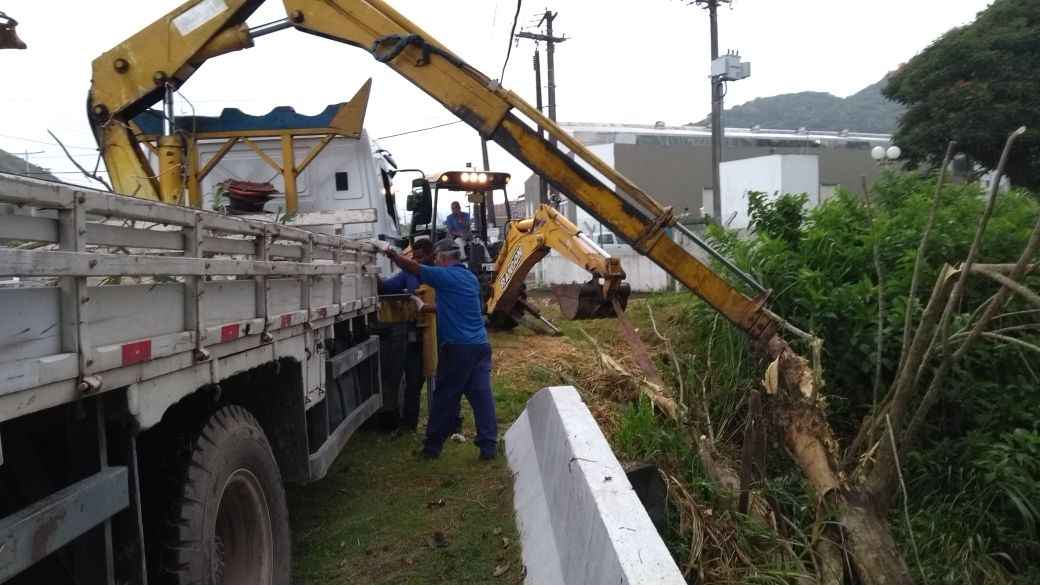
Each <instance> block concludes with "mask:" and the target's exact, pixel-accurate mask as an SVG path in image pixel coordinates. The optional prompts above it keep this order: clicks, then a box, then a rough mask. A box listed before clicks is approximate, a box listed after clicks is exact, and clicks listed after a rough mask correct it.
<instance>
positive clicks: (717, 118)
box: [695, 0, 728, 221]
mask: <svg viewBox="0 0 1040 585" xmlns="http://www.w3.org/2000/svg"><path fill="white" fill-rule="evenodd" d="M721 2H728V0H695V3H696V4H700V5H703V6H704V8H706V9H707V10H708V20H709V22H710V23H711V62H712V63H714V62H715V60H716V59H718V58H719V4H720V3H721ZM723 87H724V86H723V81H722V76H721V75H715V74H714V72H712V76H711V213H712V215H713V216H714V217H715V219H716V220H717V221H721V217H722V178H721V175H720V172H719V165H720V164H721V163H722V134H723V131H724V130H723V128H722V92H723Z"/></svg>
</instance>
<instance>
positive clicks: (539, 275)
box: [524, 123, 891, 291]
mask: <svg viewBox="0 0 1040 585" xmlns="http://www.w3.org/2000/svg"><path fill="white" fill-rule="evenodd" d="M562 126H563V128H564V129H565V130H566V131H568V132H570V133H571V134H572V135H574V137H575V138H577V139H578V140H579V141H581V142H582V143H583V144H585V145H586V146H587V147H588V148H589V149H590V150H592V152H594V153H595V154H596V155H597V156H599V157H600V158H601V159H603V160H604V161H605V162H606V163H607V164H609V165H611V166H613V167H614V168H615V169H617V170H618V171H620V172H621V174H623V175H625V176H626V177H628V178H629V179H631V180H632V181H633V182H635V184H636V185H639V186H640V187H642V188H643V189H644V190H645V191H646V192H647V193H649V194H650V195H651V196H652V197H654V198H655V199H657V200H658V201H659V202H661V203H662V204H664V205H670V206H671V207H672V208H673V209H674V210H675V213H676V215H679V216H681V217H684V221H687V222H689V221H698V220H700V219H703V214H704V213H711V200H712V197H711V195H712V193H711V176H712V173H711V129H710V128H706V127H702V126H681V127H668V126H665V125H664V124H663V123H658V124H655V125H653V126H638V125H607V124H581V123H575V124H567V123H565V124H562ZM890 143H891V136H889V135H887V134H866V133H858V132H848V131H841V132H818V131H808V130H805V129H802V130H766V129H761V128H727V129H726V132H725V139H724V141H723V161H724V162H723V167H722V168H723V169H724V170H725V169H727V168H728V169H729V171H728V174H729V180H728V181H726V180H725V179H724V182H723V189H724V195H725V189H726V188H727V187H726V185H727V183H728V184H729V185H730V191H731V194H730V196H728V197H727V196H724V200H725V201H728V204H727V203H724V204H723V215H725V216H726V217H729V216H731V215H734V212H736V215H738V216H739V215H743V216H744V217H745V218H746V215H747V206H746V204H747V198H746V192H747V191H748V190H757V191H764V192H767V193H772V192H773V191H780V192H797V193H801V192H808V193H810V198H811V199H813V200H812V201H811V202H810V204H818V203H819V202H821V201H824V200H826V199H827V198H829V197H830V196H832V195H833V193H834V191H835V190H836V189H837V188H838V187H839V186H842V187H844V188H846V189H852V190H858V189H859V185H860V177H861V176H863V175H865V176H866V177H867V178H868V180H873V179H874V177H876V176H877V174H878V173H879V168H878V166H877V165H876V163H875V162H874V161H873V159H871V157H870V150H871V149H872V148H873V147H875V146H879V145H881V146H888V145H889V144H890ZM774 155H782V156H774ZM747 159H756V160H747ZM583 166H585V165H584V164H583ZM586 169H587V170H589V172H591V173H592V174H593V175H595V176H596V177H598V178H599V179H601V180H604V177H603V176H602V175H600V173H598V172H597V171H595V170H594V169H591V168H589V167H588V166H586ZM607 186H608V187H611V188H613V187H614V185H613V184H611V183H609V182H608V183H607ZM524 203H525V207H526V210H527V214H528V215H530V214H531V213H533V211H534V207H535V206H536V205H538V178H537V176H535V175H532V176H530V177H529V178H528V179H527V180H526V181H525V182H524ZM741 204H743V207H742V209H738V208H740V207H741ZM561 211H564V212H565V213H566V214H567V215H568V217H571V218H572V219H573V220H574V222H575V223H576V224H577V225H578V227H580V228H581V229H582V230H583V231H585V232H586V233H587V234H589V236H590V237H592V239H593V240H595V241H597V242H598V243H599V244H600V245H601V246H603V248H604V249H605V250H606V251H607V252H608V253H610V254H611V255H613V256H618V257H620V258H621V265H622V267H624V269H625V272H626V273H627V274H628V279H627V280H628V282H629V284H631V285H632V289H633V290H636V291H657V290H668V289H671V288H673V287H674V286H675V282H674V280H673V279H671V278H670V277H669V276H668V275H667V274H666V273H665V272H664V271H663V270H661V268H659V267H658V266H657V265H655V264H654V263H653V262H651V261H650V260H649V259H648V258H646V257H644V256H641V255H639V254H638V253H636V252H635V251H634V250H632V248H631V247H629V246H628V245H626V244H624V243H623V242H621V241H619V240H618V239H617V238H616V237H615V236H614V234H612V233H610V231H609V230H607V229H605V228H604V226H602V225H601V224H600V223H599V222H598V221H597V220H596V219H595V218H593V217H591V216H590V215H589V214H587V213H585V212H584V211H583V210H581V209H577V208H571V207H570V205H569V203H568V202H564V203H563V205H562V206H561ZM733 220H734V221H736V220H737V217H734V218H733ZM743 222H744V226H740V225H734V226H733V227H745V226H746V219H745V220H743ZM697 231H700V230H697ZM675 237H677V238H678V239H679V241H680V243H681V244H682V245H683V246H684V247H685V248H687V249H688V250H689V251H690V252H692V253H694V254H695V255H697V256H700V257H702V258H705V257H704V254H703V252H701V251H700V250H699V249H697V248H696V247H695V246H694V245H693V244H692V243H691V242H686V241H684V238H681V237H679V236H677V235H676V236H675ZM705 259H706V258H705ZM529 278H530V283H529V284H530V285H531V286H547V285H551V284H565V283H570V282H582V281H585V280H587V279H588V275H587V274H586V273H584V271H582V270H580V269H579V268H577V267H575V266H573V265H571V264H570V263H569V262H567V261H566V260H564V259H563V258H562V257H560V256H559V255H558V254H556V253H555V252H554V253H551V254H550V255H549V256H547V257H546V259H545V260H543V261H542V262H541V263H539V264H538V265H537V266H536V267H535V269H534V270H532V271H531V275H530V276H529Z"/></svg>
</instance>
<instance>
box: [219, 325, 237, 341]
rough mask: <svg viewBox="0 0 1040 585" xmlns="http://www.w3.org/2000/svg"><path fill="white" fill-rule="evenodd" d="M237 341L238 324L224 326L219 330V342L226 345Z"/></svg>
mask: <svg viewBox="0 0 1040 585" xmlns="http://www.w3.org/2000/svg"><path fill="white" fill-rule="evenodd" d="M236 339H238V324H237V323H236V324H234V325H225V326H223V327H221V328H220V342H221V343H227V342H228V341H234V340H236Z"/></svg>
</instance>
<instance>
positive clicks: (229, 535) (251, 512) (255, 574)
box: [213, 469, 274, 585]
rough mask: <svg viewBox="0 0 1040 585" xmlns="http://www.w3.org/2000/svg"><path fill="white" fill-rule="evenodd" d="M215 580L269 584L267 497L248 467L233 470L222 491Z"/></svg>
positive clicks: (228, 584) (227, 583) (243, 584)
mask: <svg viewBox="0 0 1040 585" xmlns="http://www.w3.org/2000/svg"><path fill="white" fill-rule="evenodd" d="M214 549H215V550H214V555H213V583H215V584H217V585H247V584H250V585H252V584H260V585H269V584H270V583H272V579H273V573H274V571H273V569H274V537H273V535H272V529H271V513H270V511H269V510H268V508H267V497H266V496H265V495H264V489H263V486H261V485H260V480H258V479H257V477H256V475H254V474H253V472H251V471H249V470H248V469H238V470H236V471H235V472H234V473H232V474H231V475H230V476H229V477H228V480H227V482H226V483H225V484H224V489H223V490H221V494H220V507H219V509H218V511H217V523H216V527H215V534H214Z"/></svg>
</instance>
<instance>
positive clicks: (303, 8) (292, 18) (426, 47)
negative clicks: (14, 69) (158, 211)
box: [90, 0, 776, 341]
mask: <svg viewBox="0 0 1040 585" xmlns="http://www.w3.org/2000/svg"><path fill="white" fill-rule="evenodd" d="M261 2H262V0H252V1H247V0H191V1H190V2H186V3H184V4H183V5H181V6H180V7H179V8H178V9H176V10H174V11H173V12H171V13H170V14H168V15H166V16H165V17H163V18H162V19H160V20H158V21H156V22H155V23H153V24H152V25H151V26H150V27H149V28H147V29H145V30H143V31H141V32H140V33H138V34H137V35H135V36H134V37H131V39H129V40H128V41H126V42H124V43H123V44H121V45H119V46H117V47H116V48H114V49H112V50H111V51H109V52H107V53H105V54H104V55H102V56H101V57H99V58H98V59H97V60H95V62H94V85H93V88H92V91H91V100H90V104H91V106H90V107H91V116H92V120H93V122H92V123H93V124H94V128H95V132H96V133H98V134H99V141H105V140H107V139H108V137H109V136H110V135H112V134H117V135H118V139H117V140H114V141H113V142H112V143H111V146H110V143H108V142H102V143H101V144H102V147H103V148H104V149H105V150H106V154H105V158H106V163H107V164H109V165H110V166H109V171H110V172H111V173H113V177H114V178H115V177H116V176H117V175H118V176H119V179H118V180H117V181H116V184H117V185H119V189H120V190H121V191H123V192H128V193H131V194H132V193H133V192H134V189H132V188H128V186H134V182H135V180H136V181H137V183H138V184H139V185H141V183H140V179H139V178H138V179H130V178H128V177H131V176H132V175H134V174H136V175H137V176H138V177H140V176H145V177H147V176H149V175H150V171H148V170H147V167H144V168H141V167H140V166H136V168H135V165H139V163H140V162H141V160H142V155H141V150H140V148H139V147H138V146H137V144H136V139H135V137H134V135H133V131H132V128H130V127H129V125H128V124H127V122H128V120H129V119H130V118H132V115H134V114H136V112H138V111H141V110H142V109H143V108H145V107H148V106H150V105H151V104H153V103H155V102H156V101H158V99H159V98H160V97H162V94H163V92H164V91H169V88H170V87H171V84H172V85H173V86H175V85H176V84H179V83H182V82H183V81H185V80H186V79H187V78H188V77H189V76H190V75H191V74H192V73H193V72H194V70H195V69H197V68H198V67H199V66H200V65H201V64H202V63H203V62H204V61H205V60H206V59H208V58H210V57H213V56H215V55H219V54H222V53H225V52H228V51H232V50H237V49H240V48H246V47H248V46H250V45H251V44H252V40H251V38H252V37H254V36H257V34H255V33H253V32H252V31H248V30H246V29H244V28H243V26H242V23H244V21H245V18H246V17H247V16H248V15H249V14H251V13H252V12H253V11H254V10H255V9H256V8H257V6H259V4H260V3H261ZM284 5H285V9H286V13H287V15H288V18H287V20H286V26H292V27H295V28H296V29H298V30H301V31H303V32H308V33H311V34H315V35H318V36H322V37H325V38H329V39H332V40H337V41H340V42H343V43H347V44H350V45H354V46H358V47H361V48H364V49H367V50H368V51H370V52H371V53H372V54H373V56H374V57H375V58H376V59H377V60H379V61H380V62H383V63H386V64H387V65H388V66H389V67H391V68H392V69H394V70H395V71H397V72H398V73H400V74H401V75H402V76H404V77H405V78H407V79H408V80H410V81H411V82H412V83H414V84H415V85H416V86H418V87H419V88H421V89H422V90H424V91H425V92H426V93H427V94H429V95H430V96H431V97H432V98H434V99H435V100H437V101H438V102H440V103H441V104H442V105H444V107H446V108H447V109H448V110H450V111H451V112H453V113H454V114H455V115H456V116H458V117H459V118H460V119H461V120H463V121H464V122H466V123H467V124H469V125H470V126H472V127H473V128H475V129H476V130H477V131H478V132H479V133H480V134H481V136H483V137H485V138H487V139H489V140H494V141H495V142H496V143H497V144H498V145H499V146H501V147H502V148H504V149H505V150H506V151H508V152H509V153H511V154H512V155H513V156H515V157H516V158H517V159H519V160H520V161H522V162H524V163H525V164H526V165H527V166H528V167H530V168H531V169H532V170H534V171H535V172H537V173H538V174H540V175H542V176H543V177H545V178H546V179H547V180H548V181H549V182H550V183H551V184H552V185H553V186H554V187H555V188H556V189H558V190H559V191H561V192H562V193H564V194H565V195H566V196H567V197H569V198H570V199H571V200H572V201H574V202H575V203H577V204H578V205H579V206H581V207H582V208H583V209H585V210H586V211H587V212H589V213H590V214H591V215H592V216H594V217H595V218H597V219H598V220H599V221H600V222H602V223H603V224H605V225H606V226H608V227H609V228H610V229H611V231H613V232H614V233H615V234H616V235H618V236H620V237H622V238H623V239H624V240H626V241H627V242H629V243H630V244H631V245H632V246H633V247H634V248H635V249H636V250H638V251H639V252H640V253H642V254H644V255H646V256H648V257H649V258H651V259H652V260H653V261H654V262H656V263H657V264H658V265H659V266H661V267H662V268H664V269H665V270H666V271H667V272H668V273H670V274H671V275H672V276H674V277H675V278H676V279H678V280H679V281H680V282H682V283H683V284H685V285H686V286H687V287H689V288H690V290H692V291H693V292H694V293H696V294H697V295H699V296H700V297H701V298H703V299H704V300H705V301H706V302H707V303H709V304H710V305H711V306H713V307H714V308H715V309H716V310H718V311H719V312H720V313H722V314H723V315H724V316H725V317H726V318H727V319H729V320H730V321H731V322H733V323H734V324H735V325H736V326H737V327H739V328H741V329H743V330H744V331H746V332H748V334H749V335H751V337H753V338H755V339H758V340H761V341H768V340H770V339H771V338H772V337H773V336H774V334H775V331H776V323H775V322H774V320H773V319H772V318H771V317H770V316H769V314H768V312H767V311H765V309H764V307H763V303H764V300H765V299H764V298H757V299H750V298H748V297H747V296H745V295H744V294H742V293H741V292H740V291H739V290H737V289H735V288H734V287H733V286H732V285H730V284H729V283H728V282H726V281H725V280H724V279H722V278H721V277H720V276H719V275H718V274H716V273H715V272H714V271H712V270H711V269H710V268H709V267H708V266H706V265H705V264H704V263H702V262H701V261H699V260H698V259H697V258H696V257H694V256H693V255H692V254H691V253H690V252H688V251H687V250H685V249H684V248H683V247H682V246H680V245H679V244H677V243H676V242H675V241H673V240H672V239H671V238H670V237H668V235H667V234H666V231H665V230H666V228H668V227H670V226H673V225H674V224H675V220H674V218H673V216H672V212H671V209H670V208H668V207H664V206H662V205H660V204H659V203H657V202H656V201H655V200H654V199H653V198H652V197H650V196H649V195H647V194H646V193H644V192H643V191H642V190H641V189H639V188H638V187H637V186H635V185H634V184H633V183H632V182H631V181H629V180H628V179H626V178H625V177H624V176H622V175H621V174H620V173H618V172H617V171H615V170H614V169H613V168H612V167H610V165H608V164H606V163H605V162H603V161H602V160H600V159H599V158H598V157H597V156H596V155H594V154H593V153H592V152H590V151H589V150H588V149H587V148H585V147H584V146H583V145H582V144H580V143H579V142H578V141H577V140H575V139H574V138H573V137H571V136H570V135H569V134H567V133H566V132H564V131H563V130H562V129H561V128H560V127H559V126H557V125H556V124H555V123H554V122H552V121H551V120H549V119H548V118H546V117H545V116H544V115H542V114H541V112H539V111H538V110H536V109H535V108H534V107H533V106H531V105H530V104H528V103H527V102H525V101H524V100H522V99H521V98H520V97H519V96H517V95H516V94H514V93H512V92H511V91H508V90H505V89H503V88H502V87H501V86H500V85H499V84H498V82H497V81H495V80H492V79H490V78H488V77H487V76H486V75H484V74H483V73H481V72H480V71H478V70H476V69H474V68H473V67H472V66H470V65H468V64H467V63H466V62H465V61H463V60H462V59H461V58H459V57H458V56H457V55H455V54H454V53H452V52H451V51H450V50H448V49H447V48H446V47H445V46H443V45H441V44H440V43H439V42H438V41H437V40H435V39H434V38H433V37H432V36H431V35H429V34H428V33H426V32H425V31H424V30H422V29H421V28H419V27H418V26H417V25H415V24H414V23H412V22H411V21H409V20H408V19H407V18H405V17H404V16H402V15H401V14H400V13H399V12H397V11H396V10H394V9H393V8H391V7H390V6H389V5H388V4H387V3H385V2H383V1H381V0H284ZM262 32H268V31H267V30H265V31H262ZM120 59H122V61H120ZM101 73H103V74H104V75H100V74H101ZM521 116H523V117H525V118H527V120H528V121H529V123H528V122H525V121H524V120H523V119H522V118H521ZM114 127H115V128H114ZM534 127H541V128H542V129H544V130H545V131H547V132H549V133H550V134H551V135H552V136H553V137H555V138H556V139H557V140H558V141H559V142H560V143H561V144H562V145H563V146H564V147H566V148H567V149H568V150H569V151H570V153H569V154H568V153H565V152H563V151H562V150H560V149H558V148H557V147H555V146H553V145H551V144H549V142H548V141H546V140H545V139H543V138H542V137H541V136H539V134H538V132H537V131H536V130H535V129H534ZM120 128H122V130H120ZM123 131H125V134H120V132H123ZM127 145H128V146H127ZM122 148H128V149H130V150H133V152H129V153H128V152H118V151H119V150H120V149H122ZM109 150H112V151H115V152H112V153H111V154H110V153H109V152H108V151H109ZM172 150H173V149H172V148H171V151H172ZM162 160H163V156H160V162H162ZM113 164H115V165H116V166H117V168H115V169H114V168H113V167H112V166H111V165H113ZM119 165H122V167H119ZM167 167H168V168H167V171H165V172H172V171H170V170H169V169H170V168H175V167H176V161H173V162H171V163H168V164H167ZM590 169H594V170H595V171H598V172H599V173H600V174H602V175H603V177H605V179H606V181H607V182H608V183H609V184H612V185H614V187H615V188H616V190H615V188H611V187H608V186H607V184H606V183H604V182H603V181H600V180H599V179H597V178H596V177H595V176H594V175H593V174H592V172H591V171H590ZM165 172H164V171H163V168H162V167H160V175H161V176H165ZM152 182H153V183H158V182H157V181H155V180H154V179H153V180H152ZM124 185H127V186H124ZM158 186H159V187H160V193H161V195H162V199H164V200H166V199H169V198H171V196H170V195H169V194H167V193H166V192H163V191H161V188H162V185H158ZM174 187H176V186H175V185H174ZM143 189H144V185H142V186H141V187H140V188H138V192H140V191H141V190H143ZM157 196H158V195H157ZM178 196H179V194H178Z"/></svg>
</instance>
